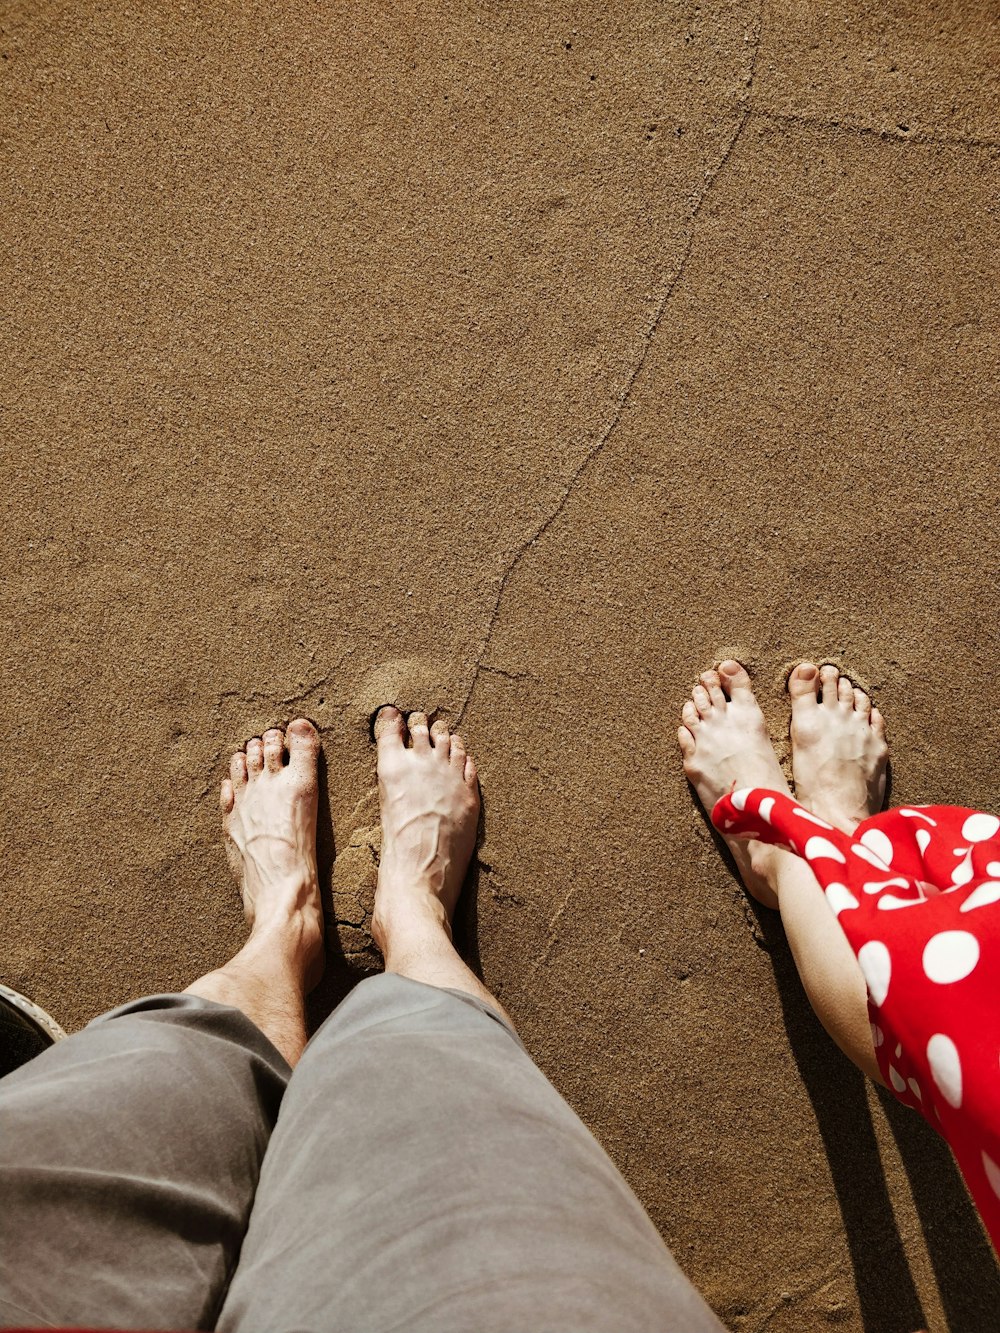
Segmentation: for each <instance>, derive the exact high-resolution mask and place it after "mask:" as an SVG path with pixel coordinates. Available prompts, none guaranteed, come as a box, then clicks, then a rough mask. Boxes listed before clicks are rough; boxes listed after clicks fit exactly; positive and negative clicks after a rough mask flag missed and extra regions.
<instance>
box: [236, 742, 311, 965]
mask: <svg viewBox="0 0 1000 1333" xmlns="http://www.w3.org/2000/svg"><path fill="white" fill-rule="evenodd" d="M286 744H287V747H288V762H287V763H286V762H285V746H286ZM318 758H319V735H318V733H317V731H316V728H315V727H314V726H313V724H312V723H311V722H308V721H306V719H305V718H302V717H300V718H296V720H295V721H294V722H292V723H290V724H289V727H288V731H287V733H283V732H281V731H279V730H278V729H277V728H273V729H272V730H271V731H265V733H264V737H263V740H261V738H260V737H259V736H254V737H253V738H252V739H251V740H249V741H247V746H246V751H245V752H244V751H242V750H239V751H237V753H236V754H234V755H233V757H232V760H231V761H230V764H229V777H228V778H227V779H226V780H225V781H224V782H223V784H222V790H221V792H220V793H219V802H220V805H221V807H222V824H223V828H224V829H225V833H226V851H227V853H228V856H229V863H230V865H231V866H232V868H233V873H234V874H235V876H236V878H237V879H238V880H239V882H240V890H241V892H242V895H243V907H244V910H245V911H246V915H247V921H248V922H249V923H250V928H251V938H252V937H254V936H264V935H270V936H272V937H273V938H274V940H275V942H276V944H278V945H280V946H281V947H282V948H286V949H290V951H291V954H292V961H293V963H294V965H296V967H297V968H301V975H302V978H303V984H304V986H305V987H306V989H310V988H311V987H312V986H314V985H315V984H316V982H317V981H319V979H320V977H321V976H322V974H323V962H324V958H323V910H322V907H321V905H320V898H319V880H318V877H317V874H316V802H317V796H318V791H319V785H318V780H317V761H318Z"/></svg>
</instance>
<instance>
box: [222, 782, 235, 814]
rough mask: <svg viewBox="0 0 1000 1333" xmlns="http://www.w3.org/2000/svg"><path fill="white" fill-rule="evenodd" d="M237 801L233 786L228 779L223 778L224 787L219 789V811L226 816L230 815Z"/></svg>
mask: <svg viewBox="0 0 1000 1333" xmlns="http://www.w3.org/2000/svg"><path fill="white" fill-rule="evenodd" d="M235 801H236V793H235V792H234V791H233V784H232V783H231V782H230V781H229V779H228V778H223V780H222V786H221V787H220V788H219V809H220V810H221V811H222V813H223V814H224V815H228V814H229V812H230V810H232V808H233V805H234V803H235Z"/></svg>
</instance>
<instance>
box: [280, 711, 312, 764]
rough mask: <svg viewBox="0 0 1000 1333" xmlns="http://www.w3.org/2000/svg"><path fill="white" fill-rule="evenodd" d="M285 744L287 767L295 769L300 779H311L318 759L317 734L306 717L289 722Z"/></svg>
mask: <svg viewBox="0 0 1000 1333" xmlns="http://www.w3.org/2000/svg"><path fill="white" fill-rule="evenodd" d="M285 744H286V745H287V746H288V767H289V768H293V769H295V771H296V772H297V773H298V774H299V775H300V776H301V777H313V776H314V775H315V773H316V762H317V760H318V759H319V732H318V731H317V730H316V728H315V727H314V726H313V724H312V723H311V722H310V721H309V719H308V718H307V717H297V718H296V719H295V721H294V722H289V724H288V730H287V731H286V732H285Z"/></svg>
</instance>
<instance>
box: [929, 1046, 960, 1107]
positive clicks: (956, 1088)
mask: <svg viewBox="0 0 1000 1333" xmlns="http://www.w3.org/2000/svg"><path fill="white" fill-rule="evenodd" d="M927 1060H928V1063H929V1064H930V1067H931V1078H933V1080H934V1082H935V1083H936V1084H937V1088H938V1091H939V1092H940V1093H941V1096H942V1097H943V1098H944V1099H945V1101H946V1102H947V1103H948V1105H949V1106H954V1107H955V1109H956V1110H957V1109H958V1107H960V1106H961V1105H962V1062H961V1060H960V1059H959V1058H958V1047H957V1046H956V1045H955V1043H954V1042H953V1041H952V1039H951V1038H950V1037H946V1036H945V1035H944V1033H943V1032H935V1034H934V1036H933V1037H931V1039H930V1041H929V1042H928V1043H927Z"/></svg>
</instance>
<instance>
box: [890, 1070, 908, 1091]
mask: <svg viewBox="0 0 1000 1333" xmlns="http://www.w3.org/2000/svg"><path fill="white" fill-rule="evenodd" d="M889 1082H890V1083H891V1084H892V1086H893V1087H894V1088H895V1089H896V1091H897V1092H905V1091H906V1079H905V1078H904V1077H903V1075H902V1074H901V1073H900V1072H899V1070H898V1069H897V1068H896V1066H895V1065H890V1066H889Z"/></svg>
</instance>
